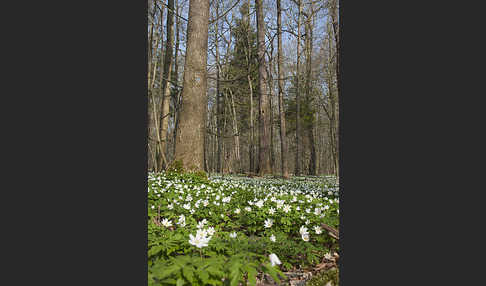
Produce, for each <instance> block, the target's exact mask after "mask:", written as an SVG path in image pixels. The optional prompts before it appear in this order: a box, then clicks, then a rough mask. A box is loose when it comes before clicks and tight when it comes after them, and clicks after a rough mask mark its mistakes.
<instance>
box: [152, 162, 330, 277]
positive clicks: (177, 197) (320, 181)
mask: <svg viewBox="0 0 486 286" xmlns="http://www.w3.org/2000/svg"><path fill="white" fill-rule="evenodd" d="M179 171H180V169H179ZM147 196H148V250H147V251H148V267H149V272H148V276H149V285H238V284H239V283H242V284H243V285H246V284H248V285H255V282H256V275H257V274H258V273H262V272H265V273H268V274H269V275H271V276H272V277H273V278H274V279H275V280H279V279H285V277H284V275H283V272H285V271H290V270H296V269H297V270H298V269H312V267H313V266H315V265H316V264H318V263H319V262H320V261H322V258H323V257H324V255H325V254H327V253H333V252H334V251H336V252H339V246H338V244H337V242H336V240H335V239H334V238H332V237H330V236H329V235H328V233H327V232H326V231H325V230H324V229H320V228H319V226H320V225H321V223H326V224H328V225H330V226H332V227H335V228H339V191H338V186H336V185H335V183H334V182H333V180H332V178H326V177H311V178H307V179H306V178H305V177H297V178H295V179H290V180H279V179H272V178H251V179H249V178H244V177H236V176H227V175H226V176H224V177H222V176H211V177H209V178H208V177H207V176H206V174H200V173H183V172H182V173H181V172H178V169H177V165H175V166H174V168H173V169H171V170H170V171H168V172H166V173H160V174H154V173H150V174H149V176H148V193H147ZM304 233H306V234H305V235H304ZM196 234H199V236H198V235H196ZM191 237H192V238H194V237H198V238H205V239H206V244H204V243H201V244H198V241H196V240H191ZM199 243H200V241H199ZM198 246H199V247H198ZM270 254H275V255H276V257H277V258H278V259H279V261H277V262H280V263H274V265H272V264H271V262H272V261H271V259H270V256H269V255H270ZM274 262H275V261H274Z"/></svg>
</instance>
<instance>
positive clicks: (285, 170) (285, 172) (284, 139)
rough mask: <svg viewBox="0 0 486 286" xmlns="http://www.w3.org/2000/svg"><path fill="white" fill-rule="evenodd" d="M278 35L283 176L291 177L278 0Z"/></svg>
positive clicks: (280, 15)
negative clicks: (288, 160)
mask: <svg viewBox="0 0 486 286" xmlns="http://www.w3.org/2000/svg"><path fill="white" fill-rule="evenodd" d="M277 33H278V51H277V65H278V111H279V114H280V149H281V154H280V155H281V160H282V176H283V177H284V178H288V177H289V171H288V166H287V154H288V149H287V136H286V135H285V134H286V133H285V132H286V130H285V110H284V106H283V85H284V83H283V72H282V66H283V58H282V8H281V6H280V0H277Z"/></svg>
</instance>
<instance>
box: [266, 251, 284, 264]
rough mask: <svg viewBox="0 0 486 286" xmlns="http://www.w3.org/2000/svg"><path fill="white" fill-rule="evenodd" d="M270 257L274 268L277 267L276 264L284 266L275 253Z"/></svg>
mask: <svg viewBox="0 0 486 286" xmlns="http://www.w3.org/2000/svg"><path fill="white" fill-rule="evenodd" d="M268 257H269V258H270V263H272V266H275V264H282V262H281V261H280V259H278V257H277V255H276V254H275V253H272V254H270V255H269V256H268Z"/></svg>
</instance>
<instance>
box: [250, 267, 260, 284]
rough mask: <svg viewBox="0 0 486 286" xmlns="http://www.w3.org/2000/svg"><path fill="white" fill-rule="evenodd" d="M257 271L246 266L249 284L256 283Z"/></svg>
mask: <svg viewBox="0 0 486 286" xmlns="http://www.w3.org/2000/svg"><path fill="white" fill-rule="evenodd" d="M257 274H258V272H257V271H256V269H255V268H253V267H250V268H248V282H249V283H250V285H251V286H255V285H256V276H257Z"/></svg>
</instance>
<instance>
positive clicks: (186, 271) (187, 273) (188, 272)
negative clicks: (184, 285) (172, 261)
mask: <svg viewBox="0 0 486 286" xmlns="http://www.w3.org/2000/svg"><path fill="white" fill-rule="evenodd" d="M182 274H183V275H184V277H185V278H186V279H187V280H188V281H189V282H191V283H192V282H193V281H194V272H193V268H192V267H184V268H182Z"/></svg>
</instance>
